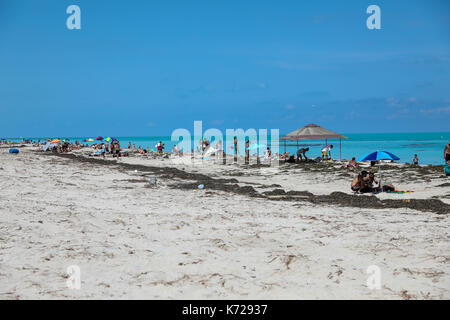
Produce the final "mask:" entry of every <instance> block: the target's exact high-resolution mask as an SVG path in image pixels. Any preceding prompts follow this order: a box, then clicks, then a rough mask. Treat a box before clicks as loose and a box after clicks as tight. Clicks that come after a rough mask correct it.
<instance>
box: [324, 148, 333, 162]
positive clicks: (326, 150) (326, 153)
mask: <svg viewBox="0 0 450 320" xmlns="http://www.w3.org/2000/svg"><path fill="white" fill-rule="evenodd" d="M331 149H333V145H325V146H324V147H323V148H322V160H324V157H325V158H326V159H325V160H331Z"/></svg>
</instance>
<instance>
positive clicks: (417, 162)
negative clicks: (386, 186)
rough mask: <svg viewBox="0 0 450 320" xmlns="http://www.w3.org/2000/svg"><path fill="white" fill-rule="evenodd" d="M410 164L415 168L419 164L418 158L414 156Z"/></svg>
mask: <svg viewBox="0 0 450 320" xmlns="http://www.w3.org/2000/svg"><path fill="white" fill-rule="evenodd" d="M412 163H413V164H414V165H416V166H417V165H418V164H419V157H418V156H417V154H415V155H414V158H413V161H412Z"/></svg>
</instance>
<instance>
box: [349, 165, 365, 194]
mask: <svg viewBox="0 0 450 320" xmlns="http://www.w3.org/2000/svg"><path fill="white" fill-rule="evenodd" d="M367 174H368V172H367V171H364V170H363V171H361V172H360V173H359V174H358V175H356V176H355V177H354V178H353V181H352V184H351V189H352V191H355V192H359V191H360V189H361V186H362V185H363V184H364V178H365V177H366V176H367Z"/></svg>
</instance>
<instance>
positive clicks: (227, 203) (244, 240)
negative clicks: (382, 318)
mask: <svg viewBox="0 0 450 320" xmlns="http://www.w3.org/2000/svg"><path fill="white" fill-rule="evenodd" d="M199 163H202V162H201V161H199V162H197V163H196V164H195V165H194V166H187V165H185V164H182V163H177V162H174V161H171V159H166V158H154V159H152V158H146V157H140V156H136V157H133V156H131V157H128V158H121V159H120V160H119V161H118V162H117V161H116V160H111V159H108V158H107V159H106V160H102V159H92V158H83V157H82V155H81V154H78V155H74V154H72V155H70V154H69V155H67V154H63V155H54V154H50V153H48V154H45V153H44V152H37V151H36V149H35V148H32V147H23V148H21V150H20V153H19V154H9V153H8V150H6V149H0V177H1V178H2V179H0V190H2V192H1V193H0V246H1V247H2V250H0V270H1V271H0V288H1V289H0V298H2V299H105V298H106V299H143V298H145V299H201V300H210V299H248V298H252V299H337V298H339V299H448V298H449V297H450V293H449V292H450V290H449V288H450V277H449V275H450V267H449V264H448V261H450V260H449V259H450V256H449V254H448V252H449V250H448V248H449V242H448V230H449V227H450V216H449V215H448V214H437V213H435V212H431V211H430V210H429V208H428V209H427V208H425V209H427V210H421V209H422V208H420V207H416V208H415V209H412V208H410V207H403V204H401V205H399V207H395V206H397V203H399V202H402V203H403V202H404V203H409V204H411V203H412V204H414V205H415V206H416V204H417V203H423V204H427V205H428V204H430V203H432V202H430V201H429V200H434V199H435V198H433V197H435V196H439V197H440V198H439V200H440V201H442V202H443V203H446V204H447V205H448V204H450V198H446V197H441V196H445V195H448V194H450V186H442V187H438V186H439V185H443V184H445V183H448V178H443V177H441V176H442V174H440V173H439V172H438V171H439V170H438V169H436V168H435V169H434V170H433V168H425V169H426V170H425V171H423V170H422V171H421V170H419V168H412V169H411V168H409V167H406V166H405V167H404V168H403V166H402V165H401V166H399V165H395V166H394V165H392V166H390V165H388V166H387V167H391V168H390V169H389V168H386V169H385V170H386V174H387V175H389V176H390V177H392V178H393V180H394V181H396V180H395V179H399V181H400V180H401V179H404V180H405V181H409V182H408V183H407V182H402V183H401V184H400V185H401V186H402V185H404V186H406V187H407V188H414V189H415V190H416V192H414V193H411V194H404V195H388V194H378V195H375V196H372V195H370V196H366V195H360V196H354V195H352V194H351V191H350V188H349V183H350V181H349V179H351V177H352V175H354V174H355V171H345V170H343V169H339V168H336V165H332V164H328V165H321V164H319V165H317V164H315V165H314V164H311V165H309V164H307V165H305V166H304V167H303V168H302V166H301V165H294V164H292V165H290V164H286V165H282V166H280V167H279V168H276V169H274V168H270V167H261V166H260V167H257V166H245V165H235V164H227V165H223V164H217V165H215V164H213V163H211V164H210V165H204V166H200V165H199ZM136 170H137V172H136ZM426 179H429V180H430V182H426V181H425V180H426ZM202 182H203V184H204V187H203V188H202V189H199V188H198V183H202ZM281 190H283V191H281ZM285 190H286V191H285ZM336 191H339V192H341V193H339V194H336V193H334V192H336ZM330 200H331V202H330ZM393 200H394V202H392V201H393ZM404 200H409V202H408V201H404ZM422 200H423V201H422ZM346 201H352V202H353V203H350V205H349V206H340V205H339V203H340V202H346ZM358 201H360V203H361V204H362V206H360V204H359V203H358ZM372 202H373V203H374V204H372ZM391 203H395V206H392V207H391ZM433 203H434V201H433ZM409 204H408V205H409ZM372 207H376V208H372ZM446 207H447V206H446ZM430 208H431V209H433V208H434V207H430ZM417 209H419V210H417ZM74 265H75V266H79V267H80V270H81V289H80V290H72V289H70V288H68V286H67V268H68V267H69V266H74ZM374 265H375V266H378V267H379V268H380V270H381V275H382V283H381V287H380V289H377V290H373V289H370V288H368V287H367V285H366V283H367V277H368V273H367V270H368V269H367V268H368V267H370V266H374Z"/></svg>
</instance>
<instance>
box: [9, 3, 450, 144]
mask: <svg viewBox="0 0 450 320" xmlns="http://www.w3.org/2000/svg"><path fill="white" fill-rule="evenodd" d="M71 4H76V5H78V6H80V8H81V24H82V28H81V30H68V29H67V27H66V19H67V17H68V16H69V15H68V14H67V13H66V8H67V7H68V6H69V5H71ZM370 4H376V5H378V6H380V8H381V27H382V29H381V30H368V29H367V27H366V19H367V17H368V16H369V15H368V14H366V8H367V7H368V6H369V5H370ZM449 71H450V2H448V1H437V0H428V1H411V0H410V1H400V0H395V1H394V0H391V1H362V0H358V1H347V0H346V1H331V0H330V1H323V0H318V1H282V0H280V1H250V0H247V1H243V0H241V1H234V0H228V1H215V0H207V1H195V0H193V1H170V0H168V1H131V0H129V1H122V0H117V1H101V0H95V1H92V0H89V1H87V0H85V1H76V0H70V1H65V0H53V1H50V0H41V1H35V0H22V1H16V0H0V112H1V113H0V114H1V117H0V136H1V137H18V136H93V135H99V134H106V135H117V136H131V135H140V136H147V135H170V134H171V132H172V130H174V129H176V128H187V129H190V130H192V127H193V121H194V120H202V121H203V127H204V128H205V129H206V128H211V127H216V128H219V129H225V128H244V129H247V128H256V129H259V128H269V129H270V128H279V129H280V132H282V133H286V132H289V131H292V130H295V129H297V128H299V127H301V126H303V125H306V124H308V123H317V124H319V125H322V126H324V127H327V128H329V129H332V130H335V131H339V132H344V133H352V132H408V131H409V132H411V131H413V132H415V131H449V128H450V126H449V123H450V81H449V80H450V73H449Z"/></svg>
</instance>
